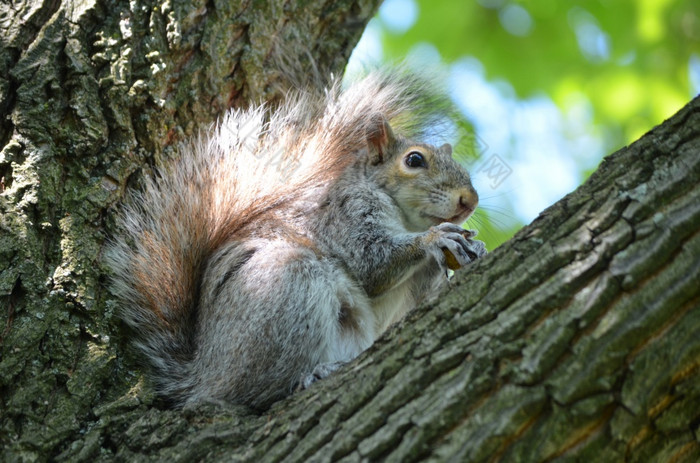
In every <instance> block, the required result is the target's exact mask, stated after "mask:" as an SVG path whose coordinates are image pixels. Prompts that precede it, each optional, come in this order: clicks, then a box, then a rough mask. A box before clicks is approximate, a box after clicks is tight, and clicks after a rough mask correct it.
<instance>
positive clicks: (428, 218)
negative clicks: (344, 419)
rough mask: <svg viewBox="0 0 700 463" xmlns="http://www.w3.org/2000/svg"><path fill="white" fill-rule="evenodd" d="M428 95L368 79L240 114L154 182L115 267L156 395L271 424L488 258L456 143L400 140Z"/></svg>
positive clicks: (139, 199) (119, 247)
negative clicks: (250, 413)
mask: <svg viewBox="0 0 700 463" xmlns="http://www.w3.org/2000/svg"><path fill="white" fill-rule="evenodd" d="M427 93H428V92H426V90H425V88H424V87H421V84H420V83H418V81H417V80H416V79H414V78H411V77H406V76H397V75H392V74H387V73H373V74H370V75H369V76H367V77H365V78H364V79H362V80H360V81H359V82H357V83H355V84H353V85H351V86H350V87H348V88H345V89H343V88H342V86H341V85H340V84H339V83H337V82H336V83H334V84H332V85H331V86H330V88H328V89H327V90H325V91H324V92H319V91H306V92H304V91H299V92H296V93H293V94H290V95H288V96H287V97H286V99H285V101H284V102H283V103H282V104H281V105H280V106H279V107H278V108H276V109H275V110H270V109H269V108H267V107H265V106H257V107H254V108H252V109H248V110H232V111H230V112H229V113H228V114H227V115H226V116H225V117H224V119H223V120H222V121H221V123H220V124H218V125H216V126H214V127H213V128H211V129H210V130H209V131H208V132H207V133H205V134H203V135H201V136H200V137H199V139H197V140H196V141H194V142H193V143H191V144H189V145H183V147H182V149H181V150H180V152H179V159H178V160H177V161H176V162H174V163H172V164H171V165H169V166H167V167H166V168H165V169H163V170H161V171H160V172H159V175H158V177H157V179H153V178H146V179H145V180H144V182H145V185H144V187H143V189H142V190H141V191H140V192H138V193H135V194H134V195H132V197H131V199H130V200H129V201H128V202H127V204H126V205H125V207H124V210H123V212H122V213H121V214H120V217H119V226H120V230H121V231H120V232H119V236H117V237H116V238H115V239H114V240H113V243H112V244H111V248H110V249H109V251H108V253H107V259H108V264H109V265H110V267H111V269H112V272H113V278H112V281H113V286H112V291H113V293H114V294H115V295H116V296H117V298H118V299H119V300H120V305H121V309H120V314H121V317H122V318H123V320H124V321H125V322H126V323H127V324H128V325H129V326H130V327H131V328H132V329H133V331H134V338H135V339H134V342H135V344H136V346H137V348H138V351H139V352H140V355H141V356H142V357H143V360H144V361H145V362H146V363H148V364H149V365H150V369H151V376H152V378H153V381H154V384H155V387H156V389H157V391H158V393H159V394H161V395H162V396H163V397H164V398H166V399H167V400H169V401H170V402H171V403H172V404H173V405H174V406H176V407H182V406H185V405H187V404H191V403H196V402H201V401H226V402H230V403H236V404H243V405H247V406H251V407H253V408H257V409H264V408H267V407H269V405H270V404H272V403H273V402H274V401H276V400H278V399H280V398H282V397H285V396H287V395H289V394H290V393H291V392H292V391H294V389H295V388H297V387H298V386H299V385H301V386H308V385H309V384H310V383H312V382H313V381H315V380H316V379H320V378H323V377H325V376H327V375H328V374H330V373H331V372H332V371H334V370H335V369H337V367H338V366H339V365H341V364H343V363H345V362H348V361H349V360H351V359H353V358H354V357H356V356H357V355H358V354H360V353H361V352H362V351H363V350H365V349H367V348H368V347H369V346H370V345H371V344H372V343H373V342H374V341H375V339H377V337H378V336H379V335H380V334H381V333H382V332H384V331H385V330H386V329H387V327H388V326H390V325H391V324H392V323H394V322H396V321H397V320H399V319H400V318H401V317H402V316H403V315H404V314H405V313H406V312H408V311H409V310H411V309H412V308H414V307H416V305H417V304H420V303H422V302H424V301H427V300H431V299H433V298H435V297H437V295H438V294H439V292H440V290H441V289H442V288H444V287H445V286H446V283H447V274H448V268H451V269H456V268H459V267H463V266H465V265H467V264H468V263H470V262H472V261H474V260H475V259H477V258H479V257H481V256H483V255H484V254H485V253H486V249H485V247H484V244H483V243H482V242H481V241H477V240H474V239H473V237H474V236H475V234H476V232H474V231H467V230H464V229H463V228H461V226H460V225H461V224H462V223H463V222H464V221H465V220H466V219H467V218H468V217H469V216H470V215H471V214H472V213H473V212H474V209H475V208H476V206H477V203H478V196H477V193H476V191H475V190H474V188H473V187H472V184H471V181H470V177H469V174H468V173H467V171H466V170H464V169H463V168H462V167H461V166H460V165H459V164H458V163H457V162H455V161H454V160H453V159H452V156H451V152H452V148H451V147H450V145H449V144H445V145H442V146H440V147H434V146H431V145H429V144H425V143H420V142H416V141H411V140H409V139H408V138H405V137H406V136H407V134H408V135H411V134H415V133H417V131H416V127H414V126H417V125H420V124H417V123H416V121H418V120H419V119H421V112H422V111H423V112H425V110H426V108H427V109H428V110H429V109H430V108H428V106H429V101H428V100H429V99H426V98H425V96H426V94H427ZM426 101H428V102H427V103H426ZM424 119H425V118H424ZM428 119H429V118H428ZM421 120H422V119H421Z"/></svg>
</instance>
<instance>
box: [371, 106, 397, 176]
mask: <svg viewBox="0 0 700 463" xmlns="http://www.w3.org/2000/svg"><path fill="white" fill-rule="evenodd" d="M394 141H395V140H394V132H393V131H392V130H391V126H390V125H389V121H387V120H386V118H385V117H384V116H383V115H381V114H376V115H374V116H373V117H372V121H371V123H370V125H369V127H368V128H367V145H368V148H369V156H370V159H371V160H372V164H379V163H381V162H382V161H384V159H385V158H386V154H387V152H388V150H389V147H390V146H391V145H393V144H394Z"/></svg>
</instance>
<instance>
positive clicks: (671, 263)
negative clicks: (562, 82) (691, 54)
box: [0, 0, 700, 462]
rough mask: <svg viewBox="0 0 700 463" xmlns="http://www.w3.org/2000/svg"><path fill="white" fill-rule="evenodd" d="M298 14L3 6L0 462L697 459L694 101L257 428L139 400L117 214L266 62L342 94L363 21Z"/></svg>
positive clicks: (354, 13) (699, 105)
mask: <svg viewBox="0 0 700 463" xmlns="http://www.w3.org/2000/svg"><path fill="white" fill-rule="evenodd" d="M304 3H305V5H304V6H297V5H294V4H291V3H283V2H265V3H264V4H263V2H231V3H230V4H228V3H223V2H222V3H219V2H199V3H196V4H194V5H193V4H192V3H191V2H182V3H180V2H178V1H177V0H173V1H170V2H167V3H163V4H162V5H157V4H152V3H149V2H147V1H146V0H144V1H139V0H134V1H132V2H130V3H116V4H104V3H99V2H98V3H90V2H83V3H79V4H73V3H65V4H62V3H58V2H44V3H40V4H33V3H32V2H26V4H25V3H18V4H15V5H12V6H8V5H6V4H2V6H0V8H2V9H3V12H2V16H0V20H1V21H2V23H3V24H2V27H1V28H0V34H2V39H3V40H2V49H0V57H1V59H0V92H1V93H0V95H1V99H0V112H1V113H2V114H3V115H4V116H6V117H4V118H3V119H2V122H0V142H1V143H2V151H1V152H0V211H2V212H1V213H2V215H1V217H0V228H1V229H2V234H1V235H0V272H1V273H0V304H1V306H2V308H3V310H2V315H1V316H2V317H3V318H2V320H1V321H2V324H3V326H2V327H0V330H1V331H0V342H1V343H2V348H1V355H2V357H0V400H1V401H2V416H1V417H0V444H1V445H2V449H3V450H2V452H3V453H2V457H3V458H2V460H7V461H15V460H19V461H22V460H27V461H35V460H39V461H42V460H49V459H50V460H57V461H93V460H96V459H97V460H122V461H139V460H166V459H167V460H177V461H195V460H205V461H217V460H222V461H238V460H245V461H249V460H253V461H254V460H262V459H263V458H264V461H277V460H287V461H325V460H338V459H345V460H347V461H355V460H363V459H368V460H378V459H383V460H389V461H414V460H448V459H455V460H457V461H499V460H501V461H549V460H569V461H573V460H581V461H596V462H598V461H623V460H629V461H644V462H646V461H679V462H680V461H687V462H693V461H698V460H700V444H699V441H700V336H698V335H697V333H699V332H700V310H698V305H699V299H700V258H699V256H700V235H699V233H698V231H699V230H700V187H699V186H698V181H699V180H700V99H695V100H694V101H693V102H691V103H690V104H689V105H688V106H687V107H686V108H684V109H683V110H682V111H680V112H679V113H678V114H677V115H676V116H674V117H673V118H672V119H670V120H669V121H667V122H665V123H664V124H663V125H662V126H659V127H657V128H656V129H654V130H653V131H652V132H650V133H649V134H647V135H645V136H644V137H643V138H642V139H640V140H639V141H638V142H636V143H635V144H633V145H631V146H630V147H627V148H624V149H622V150H620V151H619V152H617V153H615V154H614V155H611V156H610V157H608V158H607V159H606V160H605V161H604V162H603V163H602V165H601V166H600V168H599V169H598V171H597V172H596V173H595V174H594V175H593V176H592V177H591V178H590V179H589V180H588V181H587V182H586V183H585V184H584V185H583V186H581V187H580V188H579V189H577V190H576V191H575V192H574V193H572V194H570V195H568V196H567V197H565V198H564V199H562V200H561V201H560V202H558V203H557V204H555V205H554V206H552V207H551V208H550V209H548V210H547V211H545V212H544V213H543V214H542V215H541V216H540V217H539V218H538V219H537V220H535V222H533V223H532V224H531V225H530V226H528V227H526V228H524V229H523V230H521V231H520V232H519V233H518V234H517V235H516V236H515V237H514V238H513V239H512V240H511V241H509V242H508V243H506V244H504V245H503V246H501V247H500V248H498V249H497V250H495V251H494V252H492V253H491V254H490V255H488V256H487V257H486V258H485V259H483V260H482V261H480V262H478V263H477V264H475V265H472V266H471V267H470V268H468V269H465V271H461V272H458V274H457V275H456V278H455V279H454V284H453V288H452V291H451V292H449V293H448V294H446V295H445V297H443V298H442V300H441V301H440V302H439V303H438V304H437V305H436V306H434V307H426V308H423V309H420V310H417V311H415V312H414V313H412V314H410V315H409V316H408V317H407V318H406V319H405V320H404V321H403V322H402V323H400V324H399V325H398V326H396V327H394V328H393V329H391V330H390V332H389V333H388V334H387V335H386V336H384V337H383V338H382V339H381V340H380V341H379V342H377V343H376V344H375V346H373V347H372V348H371V349H370V350H369V351H368V352H366V353H365V354H363V355H362V356H361V357H360V358H359V359H358V360H357V361H355V362H353V363H352V364H350V365H348V366H347V367H345V368H343V369H342V370H341V371H339V372H338V373H337V374H334V375H332V376H331V377H330V378H328V379H326V380H324V381H321V382H319V383H317V384H316V385H314V386H313V387H311V388H310V389H309V390H307V391H304V392H301V393H298V394H296V395H294V396H292V397H291V398H289V399H287V400H284V401H281V402H279V403H277V404H276V405H275V406H273V408H272V409H271V410H270V411H268V412H266V413H265V414H263V415H256V414H253V413H251V412H250V411H248V410H246V409H243V408H238V407H230V408H226V407H225V406H220V407H215V406H213V405H203V406H199V407H196V408H193V409H188V410H184V411H172V410H167V409H165V408H164V407H162V406H161V404H160V403H159V402H158V401H157V400H156V399H155V398H154V397H153V395H152V393H151V392H150V388H149V387H148V385H145V384H143V382H142V376H141V373H140V371H139V369H138V367H137V362H138V359H135V358H134V357H133V352H131V351H130V350H129V349H128V348H127V345H128V339H126V337H127V333H126V331H124V330H123V329H122V327H121V325H120V323H119V321H118V319H117V318H116V317H115V315H114V311H115V307H114V301H113V300H112V299H111V296H110V294H109V292H108V291H106V289H105V285H104V283H105V276H104V275H105V274H106V269H104V268H101V257H100V252H101V250H102V248H103V244H104V240H105V236H106V235H108V233H109V231H110V230H111V229H112V226H113V215H114V214H113V212H114V206H115V204H116V203H117V202H118V201H119V199H121V198H122V196H123V193H124V191H125V190H126V189H127V185H128V186H129V187H132V186H135V185H137V184H138V179H139V177H140V176H142V175H150V167H149V166H152V165H160V164H161V163H162V162H163V161H164V160H165V159H166V158H168V157H170V156H171V155H172V151H173V146H174V145H175V144H176V142H178V141H179V140H181V139H183V138H184V137H186V136H188V135H190V134H192V133H194V132H195V130H196V129H197V128H198V127H200V126H201V124H203V123H208V122H211V121H212V120H214V119H215V117H216V116H217V115H220V114H221V112H222V111H224V110H225V109H226V108H227V107H229V106H230V105H243V104H245V103H246V102H247V101H251V100H273V99H275V98H277V97H278V95H279V92H280V91H283V90H284V89H285V88H287V87H288V86H290V85H293V84H294V80H293V73H290V75H285V74H281V73H279V72H276V71H274V69H280V66H279V63H280V62H282V63H286V64H288V65H289V66H291V67H292V68H299V66H304V65H305V64H304V63H306V65H307V66H308V65H310V63H312V62H313V63H315V65H316V66H317V70H318V74H320V75H325V74H328V73H330V72H332V71H333V72H336V73H337V72H339V71H341V69H342V66H343V64H344V63H345V61H346V59H347V57H348V55H349V52H350V50H351V49H352V47H353V45H354V43H355V42H356V40H357V39H358V38H359V34H360V33H361V29H362V27H363V26H364V24H365V23H366V21H367V19H368V18H369V17H370V16H371V14H372V13H373V11H374V9H375V7H376V5H375V2H372V1H367V2H363V1H357V2H351V1H344V2H333V1H327V2H323V1H322V0H316V1H311V2H304ZM279 44H284V46H283V47H282V46H280V45H279ZM273 61H274V63H275V66H272V65H270V63H271V62H273Z"/></svg>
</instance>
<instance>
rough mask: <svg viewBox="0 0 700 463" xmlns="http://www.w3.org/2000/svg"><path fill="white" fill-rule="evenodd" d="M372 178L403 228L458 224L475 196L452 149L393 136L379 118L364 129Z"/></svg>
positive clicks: (470, 210) (474, 202)
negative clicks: (398, 213) (400, 218)
mask: <svg viewBox="0 0 700 463" xmlns="http://www.w3.org/2000/svg"><path fill="white" fill-rule="evenodd" d="M367 148H368V153H369V162H370V164H372V165H373V166H374V168H373V178H374V179H375V181H377V182H378V183H379V184H380V185H381V186H382V187H383V188H384V189H386V190H387V192H388V193H389V195H390V196H391V197H392V198H393V199H394V201H396V203H397V204H398V206H399V208H400V209H401V212H402V214H403V221H404V224H405V226H406V228H407V229H408V230H411V231H424V230H427V229H428V228H430V227H431V226H433V225H438V224H440V223H443V222H452V223H455V224H458V225H461V224H462V223H463V222H464V221H465V220H467V219H468V218H469V216H470V215H471V214H472V213H473V212H474V210H475V209H476V206H477V204H478V203H479V195H478V194H477V193H476V190H475V189H474V187H473V186H472V183H471V179H470V177H469V173H468V172H467V171H466V170H465V169H464V168H463V167H462V166H460V165H459V164H458V163H457V162H456V161H455V160H454V159H452V147H451V146H450V145H449V144H447V143H446V144H444V145H442V146H440V147H435V146H432V145H429V144H425V143H416V142H413V141H409V140H406V139H404V138H402V137H400V136H397V135H394V133H393V131H392V129H391V126H390V125H389V123H388V121H387V120H386V119H385V118H384V117H383V116H375V117H374V118H373V121H372V125H371V127H370V129H368V131H367Z"/></svg>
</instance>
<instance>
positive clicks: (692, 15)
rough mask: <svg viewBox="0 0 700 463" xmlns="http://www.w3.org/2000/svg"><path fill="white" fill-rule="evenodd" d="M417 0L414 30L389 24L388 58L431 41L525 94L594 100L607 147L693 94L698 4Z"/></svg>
mask: <svg viewBox="0 0 700 463" xmlns="http://www.w3.org/2000/svg"><path fill="white" fill-rule="evenodd" d="M416 3H417V6H418V16H417V20H416V22H415V23H414V24H413V26H412V27H411V28H410V29H408V30H406V31H404V32H399V33H397V32H392V30H391V28H389V27H383V28H382V29H381V30H382V43H383V45H384V53H385V57H386V58H389V59H400V58H401V57H404V56H406V54H407V53H408V52H409V50H410V49H411V48H412V47H413V46H414V45H416V44H418V43H421V42H429V43H432V44H433V45H434V46H435V47H436V48H437V49H438V50H439V52H440V54H441V56H442V59H443V60H445V61H446V62H448V63H449V62H452V61H455V60H457V59H459V58H462V57H464V56H474V57H476V58H477V59H478V60H479V61H481V63H482V64H483V65H484V67H485V69H486V72H487V76H488V77H489V78H503V79H505V80H507V81H508V82H510V84H511V85H512V86H513V88H514V89H515V91H516V92H517V94H518V95H519V96H521V97H527V96H530V95H532V94H535V93H537V92H542V91H543V92H545V93H546V94H547V95H549V96H550V98H552V100H553V101H554V102H555V103H556V104H557V105H558V106H559V107H560V108H562V109H563V110H566V109H567V108H568V107H569V106H570V105H571V104H573V103H575V101H576V99H577V98H581V97H582V96H583V97H586V98H588V100H589V101H590V102H591V104H592V106H593V109H594V115H595V118H596V123H600V124H602V126H603V127H607V128H608V130H607V133H606V134H605V135H606V138H608V140H607V142H608V143H607V144H608V145H612V146H615V145H616V146H620V145H622V144H625V143H629V142H631V141H634V140H636V139H637V138H639V137H640V136H641V135H642V134H643V133H645V132H646V131H647V130H649V129H650V128H652V127H653V126H654V125H656V124H659V123H661V122H662V121H663V120H664V119H666V118H668V117H670V116H671V115H672V114H673V113H675V112H676V111H677V110H678V109H680V108H681V107H682V106H683V105H684V104H685V103H687V102H688V101H689V100H690V98H691V96H692V95H691V84H690V82H689V72H688V65H689V60H690V58H691V55H692V54H695V55H696V59H698V58H700V1H698V0H684V1H673V0H639V1H625V0H618V1H612V0H607V1H605V0H598V1H591V0H588V1H584V0H578V1H575V0H574V1H566V2H562V1H559V0H523V1H518V2H511V1H507V0H481V1H473V0H470V1H465V0H444V1H438V2H436V1H430V0H417V2H416ZM381 22H382V21H381V16H380V23H381ZM611 138H612V139H611Z"/></svg>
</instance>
